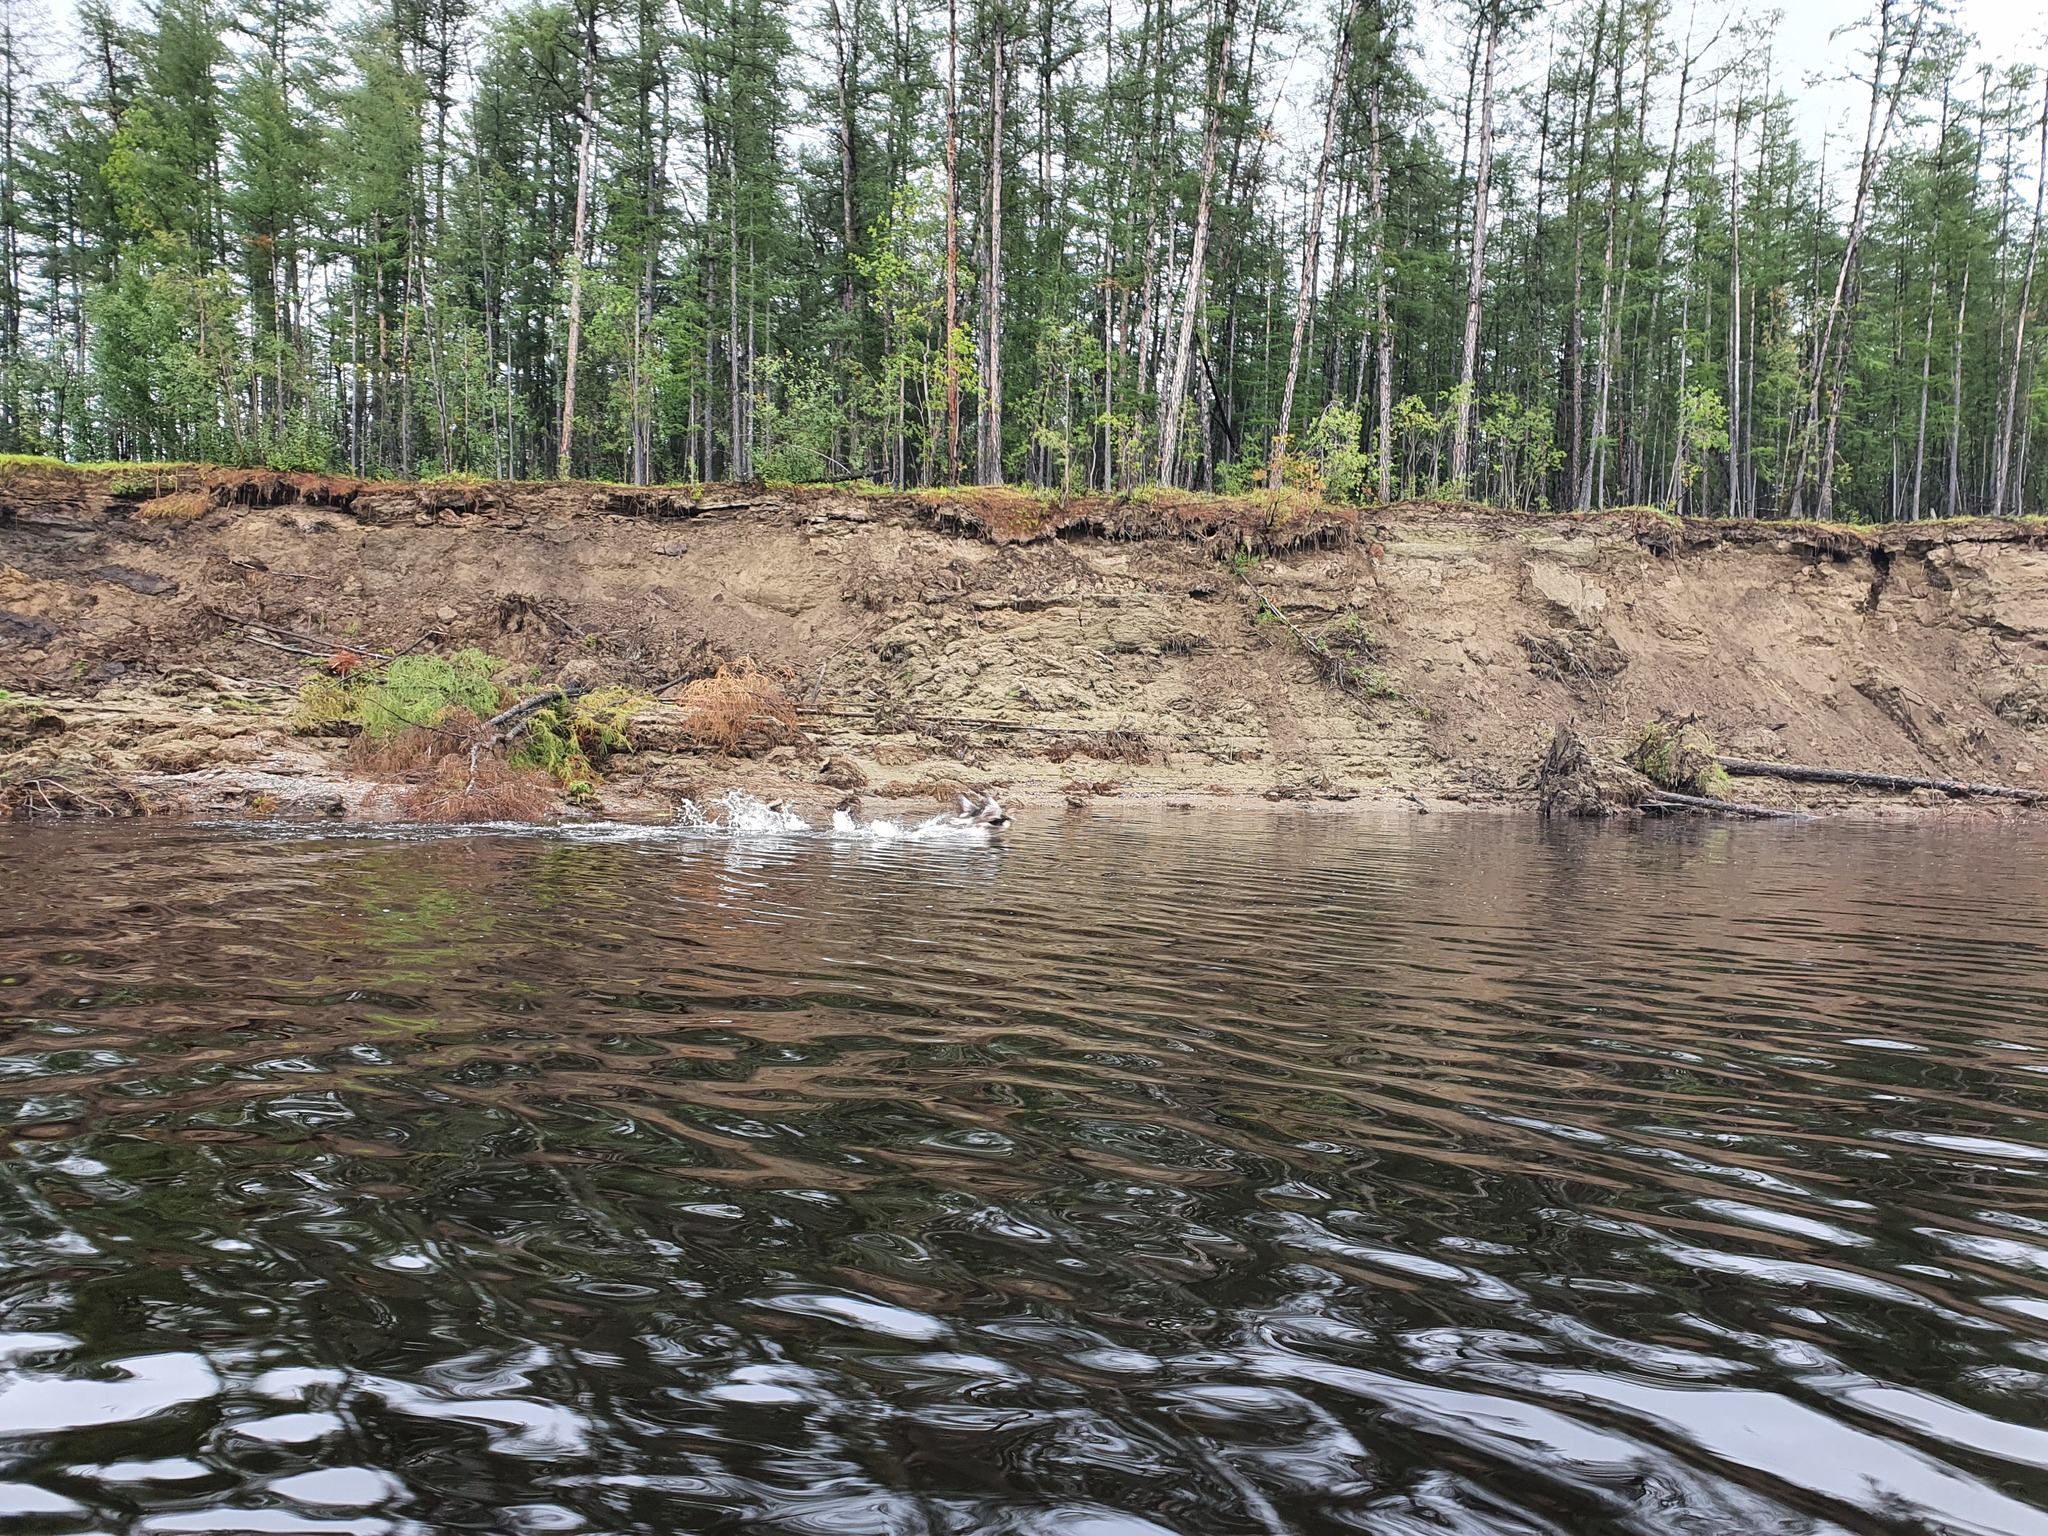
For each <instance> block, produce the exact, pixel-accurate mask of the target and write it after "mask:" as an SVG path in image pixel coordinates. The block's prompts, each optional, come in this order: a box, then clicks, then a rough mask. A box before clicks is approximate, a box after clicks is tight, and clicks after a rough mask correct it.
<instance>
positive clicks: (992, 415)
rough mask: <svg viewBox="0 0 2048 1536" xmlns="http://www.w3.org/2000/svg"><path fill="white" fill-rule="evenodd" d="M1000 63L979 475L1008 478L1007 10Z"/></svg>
mask: <svg viewBox="0 0 2048 1536" xmlns="http://www.w3.org/2000/svg"><path fill="white" fill-rule="evenodd" d="M991 55H992V62H993V65H994V68H993V69H992V70H991V72H990V75H989V131H988V271H987V273H986V274H985V278H984V281H983V284H982V318H981V340H982V349H981V430H980V433H979V437H978V441H977V443H976V452H975V460H976V462H975V479H977V480H978V481H980V482H981V483H982V484H983V485H1001V484H1002V483H1003V105H1004V103H1003V96H1004V88H1005V86H1006V85H1007V84H1008V76H1009V66H1008V63H1007V61H1006V59H1005V56H1004V37H1003V16H1002V12H1001V11H1000V10H998V11H997V13H996V33H995V43H994V47H993V48H992V50H991Z"/></svg>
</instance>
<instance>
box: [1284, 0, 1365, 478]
mask: <svg viewBox="0 0 2048 1536" xmlns="http://www.w3.org/2000/svg"><path fill="white" fill-rule="evenodd" d="M1357 20H1358V0H1347V3H1346V5H1345V7H1344V30H1343V31H1342V32H1341V33H1339V34H1338V37H1337V51H1336V53H1335V54H1334V55H1332V57H1331V60H1330V99H1329V103H1328V105H1327V106H1326V107H1325V108H1324V111H1323V153H1322V156H1321V158H1320V159H1319V160H1318V161H1317V162H1316V189H1315V193H1314V195H1313V196H1312V197H1311V198H1310V199H1309V208H1308V228H1307V230H1306V231H1305V232H1304V237H1303V240H1302V249H1301V280H1300V282H1299V283H1298V284H1296V286H1295V294H1294V340H1293V342H1292V343H1291V344H1290V345H1289V346H1288V348H1287V382H1286V383H1285V384H1284V385H1283V386H1282V387H1281V390H1280V425H1279V428H1278V430H1277V431H1276V432H1275V433H1274V434H1273V451H1272V467H1271V468H1270V469H1269V470H1268V471H1267V474H1266V485H1267V488H1268V489H1270V490H1275V491H1277V490H1279V489H1280V481H1281V478H1282V475H1283V473H1284V470H1285V467H1286V462H1285V461H1286V456H1287V444H1288V440H1289V438H1290V437H1291V435H1292V433H1293V429H1294V387H1295V383H1296V381H1297V380H1298V379H1299V378H1300V377H1301V346H1302V342H1303V341H1304V340H1305V339H1306V338H1307V336H1308V317H1309V311H1310V310H1311V309H1312V308H1314V306H1315V292H1316V274H1317V271H1318V269H1319V268H1320V266H1321V263H1322V254H1323V198H1324V196H1325V194H1326V193H1327V192H1328V191H1329V186H1330V162H1331V160H1332V159H1333V158H1334V156H1335V153H1336V148H1337V121H1338V118H1339V117H1340V115H1341V113H1342V110H1343V104H1344V74H1345V68H1346V66H1347V65H1348V64H1349V62H1350V59H1351V29H1352V27H1353V26H1354V25H1355V24H1356V22H1357Z"/></svg>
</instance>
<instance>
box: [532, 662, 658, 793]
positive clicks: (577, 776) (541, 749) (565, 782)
mask: <svg viewBox="0 0 2048 1536" xmlns="http://www.w3.org/2000/svg"><path fill="white" fill-rule="evenodd" d="M652 703H653V700H651V699H649V698H647V697H646V696H645V695H642V694H637V693H634V692H632V691H631V690H630V689H626V688H596V689H593V690H591V691H590V692H589V693H586V694H583V695H581V696H579V697H577V698H574V699H567V698H565V699H559V700H557V701H555V702H554V703H552V704H546V705H543V706H542V707H541V708H540V709H538V710H537V711H535V713H534V714H533V716H532V718H531V720H530V721H529V722H528V724H527V727H526V731H525V734H524V735H522V736H521V737H520V740H519V746H518V748H517V749H516V750H515V751H514V752H513V754H512V761H513V762H514V763H517V764H522V765H525V766H529V767H534V768H541V769H545V770H546V771H547V772H548V773H551V774H553V775H554V777H555V779H556V780H557V782H559V783H560V784H561V785H562V786H563V787H564V788H566V789H567V790H568V791H569V796H570V798H571V799H576V798H579V796H582V797H588V796H590V795H591V794H593V793H594V792H595V791H594V788H593V786H594V785H595V784H596V783H597V781H598V779H599V778H600V777H601V775H602V771H603V769H604V767H605V765H606V764H607V763H609V762H610V760H611V757H612V754H613V753H616V752H630V751H632V750H633V743H632V741H631V740H630V739H629V738H628V737H627V735H626V728H627V726H628V725H630V724H631V723H632V719H633V716H634V715H635V714H637V713H638V712H639V711H641V710H643V709H645V708H647V707H648V706H649V705H650V704H652Z"/></svg>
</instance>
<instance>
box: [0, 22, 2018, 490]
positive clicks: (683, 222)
mask: <svg viewBox="0 0 2048 1536" xmlns="http://www.w3.org/2000/svg"><path fill="white" fill-rule="evenodd" d="M1432 24H1434V22H1432ZM1449 24H1450V25H1451V26H1452V27H1453V28H1454V29H1455V30H1456V37H1455V39H1454V44H1453V46H1452V48H1451V49H1450V51H1449V54H1448V55H1447V54H1446V53H1445V50H1444V49H1442V48H1436V49H1434V50H1432V49H1430V48H1426V47H1424V46H1423V42H1422V32H1421V30H1420V28H1419V26H1418V21H1417V18H1416V16H1415V15H1414V13H1413V11H1412V9H1411V8H1410V7H1408V6H1405V5H1402V4H1399V3H1393V0H1336V3H1334V4H1320V3H1314V4H1311V3H1301V0H1194V3H1185V4H1183V3H1176V0H1125V3H1122V4H1114V5H1111V6H1109V7H1108V8H1106V9H1093V10H1091V9H1088V8H1086V7H1082V6H1079V5H1076V4H1073V3H1072V0H960V3H954V0H948V3H947V4H944V5H940V4H934V3H932V0H804V3H797V0H682V3H681V4H680V5H679V6H677V7H664V6H655V5H652V4H651V3H644V0H632V3H628V0H518V3H514V4H510V5H507V6H504V7H499V8H494V9H489V10H486V9H484V8H480V7H474V6H471V5H469V4H467V3H465V0H395V3H394V4H392V5H389V6H378V7H363V8H360V9H343V10H341V11H337V12H333V13H329V12H325V11H322V10H321V9H319V8H317V7H311V6H307V5H304V4H303V3H301V0H237V3H223V0H159V3H156V4H154V5H151V6H149V7H147V8H145V9H144V10H142V11H141V12H140V13H138V14H137V16H136V17H135V18H132V19H131V18H130V16H129V15H128V13H125V12H122V11H118V10H116V9H115V8H113V7H112V6H110V5H108V4H105V3H102V0H86V3H84V4H83V5H81V6H80V7H79V10H78V12H77V25H76V28H75V29H74V31H73V33H72V35H70V36H69V37H68V38H67V39H66V40H65V41H64V43H63V44H62V45H61V46H35V44H37V43H39V42H40V40H41V39H43V38H44V37H46V36H47V29H46V28H45V27H44V26H43V25H42V24H41V20H40V19H39V17H38V15H37V13H36V12H35V11H34V9H33V0H0V113H4V116H5V120H6V124H7V133H6V144H5V150H4V155H0V266H4V271H0V449H8V450H18V451H21V452H26V453H41V454H50V455H55V456H58V457H62V458H69V459H110V458H111V459H129V458H136V459H167V460H184V459H206V460H213V461H221V462H227V463H234V464H242V465H247V466H268V467H270V468H272V469H279V470H310V471H320V472H330V473H347V474H350V475H353V476H359V477H377V476H384V477H397V478H423V477H431V476H451V475H454V476H461V475H470V476H478V477H485V478H493V479H517V478H534V477H549V476H566V475H571V474H573V475H579V476H587V477H592V478H607V479H616V480H620V481H626V482H630V483H635V484H650V483H656V482H668V481H710V480H731V481H745V480H752V479H768V480H785V481H821V480H846V481H851V480H854V479H865V480H868V481H872V482H875V483H878V484H882V485H886V486H890V487H894V488H899V489H900V488H906V487H944V486H948V485H952V484H955V483H958V482H961V481H966V482H972V483H976V484H979V485H982V486H989V485H993V484H996V483H1009V484H1013V485H1016V484H1021V485H1024V486H1027V487H1031V488H1034V489H1037V490H1040V491H1051V492H1055V493H1057V494H1058V496H1059V497H1060V498H1061V499H1062V501H1065V500H1066V499H1067V498H1071V497H1074V496H1076V495H1078V494H1080V493H1083V492H1089V491H1092V492H1095V493H1097V494H1099V495H1101V496H1103V497H1105V498H1110V499H1112V500H1114V499H1115V498H1119V497H1128V496H1129V495H1130V494H1131V493H1133V492H1135V491H1137V490H1138V489H1139V488H1141V487H1146V486H1156V487H1164V488H1166V489H1167V490H1169V491H1176V490H1178V491H1185V490H1196V489H1199V490H1213V491H1220V492H1245V491H1251V490H1254V489H1270V490H1272V491H1275V492H1280V493H1282V494H1296V493H1299V494H1302V495H1307V496H1311V497H1314V498H1315V499H1316V500H1317V501H1318V502H1321V501H1324V500H1327V501H1331V502H1338V503H1349V502H1365V501H1378V502H1387V501H1391V500H1394V499H1397V498H1400V497H1404V496H1418V495H1420V496H1453V497H1467V498H1472V499H1477V500H1484V501H1488V502H1491V503H1494V504H1496V505H1502V506H1509V507H1517V508H1522V509H1527V510H1537V509H1543V508H1558V509H1574V508H1577V509H1591V508H1604V507H1611V506H1617V505H1638V504H1655V505H1660V506H1669V507H1676V508H1679V509H1682V510H1685V511H1688V512H1693V513H1707V514H1715V515H1721V514H1732V515H1735V516H1738V517H1775V516H1796V517H1819V518H1837V519H1843V520H1876V519H1895V518H1896V519H1918V518H1925V517H1931V516H1959V515H1966V514H1974V513H1992V514H1998V513H2006V514H2010V513H2014V512H2018V511H2023V510H2026V509H2028V508H2032V507H2038V506H2039V505H2040V503H2041V500H2042V492H2043V489H2044V485H2048V466H2044V464H2043V455H2042V454H2041V453H2040V451H2039V449H2040V447H2041V438H2042V436H2043V433H2044V431H2048V380H2044V379H2043V378H2042V376H2041V373H2040V369H2039V361H2040V327H2039V325H2038V323H2037V320H2036V313H2035V312H2036V309H2037V307H2038V303H2039V290H2040V287H2041V281H2040V279H2039V274H2038V270H2037V269H2038V266H2039V255H2040V252H2039V246H2040V239H2041V220H2042V188H2043V180H2044V178H2043V176H2042V169H2043V166H2044V163H2048V103H2044V98H2043V87H2044V85H2048V79H2044V72H2043V71H2042V70H2041V68H2040V67H2039V61H2038V60H2023V59H2012V60H2007V61H2005V62H2004V63H2003V64H2002V65H2000V66H1998V67H1993V66H1990V65H1985V64H1982V63H1981V62H1979V60H1978V58H1977V56H1976V55H1975V54H1974V53H1973V51H1972V49H1971V47H1970V44H1969V40H1968V39H1967V38H1965V37H1964V36H1962V35H1961V34H1960V33H1958V32H1957V31H1956V30H1955V29H1954V28H1953V27H1952V26H1950V25H1949V24H1948V22H1947V21H1945V20H1944V18H1943V16H1942V15H1941V14H1940V13H1939V11H1938V10H1937V9H1936V8H1935V7H1934V6H1933V5H1931V4H1929V3H1926V0H1872V4H1871V9H1870V11H1869V14H1868V15H1867V16H1866V17H1865V18H1864V20H1863V22H1862V24H1861V25H1859V26H1858V27H1856V28H1855V29H1853V30H1852V31H1851V32H1849V33H1847V34H1845V35H1844V36H1843V37H1842V38H1841V39H1840V40H1839V49H1840V54H1839V58H1840V63H1841V66H1842V68H1844V69H1845V70H1847V71H1849V72H1850V73H1852V74H1853V75H1854V76H1855V77H1856V78H1857V79H1860V80H1861V81H1862V82H1863V84H1862V86H1861V87H1860V88H1859V89H1860V90H1861V92H1862V98H1861V101H1860V104H1859V106H1858V109H1857V113H1856V121H1855V123H1854V125H1853V130H1852V134H1851V137H1850V138H1849V140H1848V142H1847V143H1844V142H1842V141H1841V140H1840V139H1839V138H1835V139H1830V140H1828V141H1826V142H1825V143H1819V144H1817V143H1812V142H1808V139H1807V137H1806V136H1805V135H1803V134H1802V132H1801V131H1800V122H1801V118H1800V110H1799V102H1798V99H1797V98H1798V95H1799V93H1800V91H1801V90H1802V87H1803V82H1802V81H1801V80H1799V79H1797V78H1795V77H1794V76H1793V75H1792V73H1791V72H1790V71H1788V69H1787V68H1786V67H1785V66H1784V64H1783V63H1782V62H1781V61H1780V60H1779V58H1778V55H1777V53H1776V51H1775V46H1774V38H1773V35H1772V30H1771V23H1770V22H1769V21H1768V20H1766V19H1760V18H1755V17H1749V16H1744V15H1741V14H1737V15H1734V16H1731V17H1730V18H1728V19H1726V20H1725V21H1721V22H1719V23H1718V25H1710V24H1709V22H1708V21H1707V20H1705V19H1700V20H1696V21H1693V22H1691V23H1688V22H1687V21H1686V20H1685V18H1684V17H1682V16H1680V15H1679V14H1678V13H1677V12H1676V11H1675V10H1674V9H1673V8H1672V7H1670V6H1669V5H1668V4H1666V3H1665V0H1573V3H1571V4H1568V5H1565V6H1560V7H1555V8H1551V9H1549V10H1547V11H1542V12H1538V11H1536V10H1535V9H1534V8H1530V7H1526V6H1514V5H1510V4H1508V3H1507V0H1473V3H1472V4H1470V5H1468V6H1467V7H1466V8H1464V9H1463V10H1461V11H1458V12H1457V13H1456V14H1455V15H1454V16H1452V17H1451V18H1450V21H1449Z"/></svg>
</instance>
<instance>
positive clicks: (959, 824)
mask: <svg viewBox="0 0 2048 1536" xmlns="http://www.w3.org/2000/svg"><path fill="white" fill-rule="evenodd" d="M1009 823H1010V814H1009V812H1008V811H1006V810H1005V809H1004V808H1003V805H1002V802H1001V801H999V800H997V799H996V798H995V797H994V796H993V795H986V796H984V795H962V796H961V797H960V809H959V810H957V811H942V812H940V813H939V814H938V815H936V816H927V817H926V818H925V819H924V820H923V821H920V822H916V823H905V822H900V821H892V820H889V819H887V818H886V817H878V818H876V819H875V820H873V821H857V820H855V819H854V817H852V816H851V815H849V814H848V813H847V812H845V811H834V812H833V813H832V825H831V826H830V827H829V828H825V829H823V830H824V831H825V832H826V833H827V834H828V835H829V836H831V837H832V838H833V839H834V840H836V841H839V842H860V843H870V844H882V843H976V844H985V843H988V842H990V841H991V840H993V838H994V837H995V835H996V834H997V833H998V832H999V831H1001V830H1002V829H1003V828H1004V827H1006V826H1008V825H1009ZM675 826H676V830H677V831H679V832H682V833H685V834H689V835H694V836H698V837H723V838H731V839H742V838H760V837H790V836H794V835H797V834H800V833H811V832H815V831H818V830H820V829H817V828H813V827H812V826H811V824H810V823H809V822H807V821H805V820H804V819H803V817H801V816H799V815H797V813H796V812H794V811H792V810H790V809H788V808H787V807H786V806H784V805H783V804H782V802H780V801H772V800H761V799H758V798H756V797H755V796H753V795H750V794H748V793H747V792H746V791H745V790H739V789H734V790H728V791H726V793H724V794H723V795H720V796H719V797H718V798H717V799H716V800H712V801H710V802H708V804H706V805H703V806H700V805H698V804H697V803H696V802H695V801H690V800H686V801H684V802H683V805H682V808H681V809H680V810H678V811H677V812H676V821H675Z"/></svg>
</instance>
